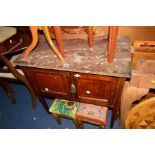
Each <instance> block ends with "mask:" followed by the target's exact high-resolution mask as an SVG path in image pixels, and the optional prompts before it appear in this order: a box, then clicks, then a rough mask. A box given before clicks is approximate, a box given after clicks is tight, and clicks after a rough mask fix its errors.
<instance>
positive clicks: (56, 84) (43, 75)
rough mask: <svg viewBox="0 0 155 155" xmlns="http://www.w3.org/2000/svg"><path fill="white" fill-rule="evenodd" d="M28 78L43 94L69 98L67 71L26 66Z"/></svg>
mask: <svg viewBox="0 0 155 155" xmlns="http://www.w3.org/2000/svg"><path fill="white" fill-rule="evenodd" d="M25 72H26V73H27V74H29V76H28V78H29V80H30V81H31V83H33V85H35V87H37V89H39V91H40V93H41V94H43V95H44V96H51V97H55V98H63V99H70V98H71V94H70V82H69V78H68V73H67V72H63V71H55V70H48V69H39V70H38V69H36V68H27V69H26V70H25Z"/></svg>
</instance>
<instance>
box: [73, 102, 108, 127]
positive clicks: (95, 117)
mask: <svg viewBox="0 0 155 155" xmlns="http://www.w3.org/2000/svg"><path fill="white" fill-rule="evenodd" d="M107 112H108V108H107V107H102V106H97V105H93V104H85V103H80V105H79V108H78V111H77V114H76V117H77V118H80V119H81V120H83V121H88V122H93V123H94V122H96V124H104V125H105V124H106V121H107Z"/></svg>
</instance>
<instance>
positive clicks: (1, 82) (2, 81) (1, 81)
mask: <svg viewBox="0 0 155 155" xmlns="http://www.w3.org/2000/svg"><path fill="white" fill-rule="evenodd" d="M0 85H1V86H2V88H3V89H4V90H5V91H6V93H7V95H8V96H9V97H10V98H11V101H12V103H13V104H15V102H16V98H15V95H14V93H13V90H12V88H11V86H10V84H9V83H8V82H7V80H5V79H0Z"/></svg>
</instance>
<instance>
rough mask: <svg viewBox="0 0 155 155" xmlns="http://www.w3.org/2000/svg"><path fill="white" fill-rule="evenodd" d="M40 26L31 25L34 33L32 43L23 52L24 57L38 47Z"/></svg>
mask: <svg viewBox="0 0 155 155" xmlns="http://www.w3.org/2000/svg"><path fill="white" fill-rule="evenodd" d="M38 29H39V27H38V26H30V30H31V34H32V43H31V44H30V46H29V47H28V48H26V49H25V50H24V52H23V57H24V58H26V57H28V56H29V54H30V52H31V51H32V50H33V49H34V48H35V47H36V45H37V43H38Z"/></svg>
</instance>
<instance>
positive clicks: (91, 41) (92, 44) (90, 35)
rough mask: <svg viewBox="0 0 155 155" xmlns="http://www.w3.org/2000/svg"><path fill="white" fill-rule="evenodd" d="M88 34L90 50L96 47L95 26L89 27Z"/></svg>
mask: <svg viewBox="0 0 155 155" xmlns="http://www.w3.org/2000/svg"><path fill="white" fill-rule="evenodd" d="M87 32H88V42H89V48H92V47H93V46H94V37H93V26H88V30H87Z"/></svg>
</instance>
